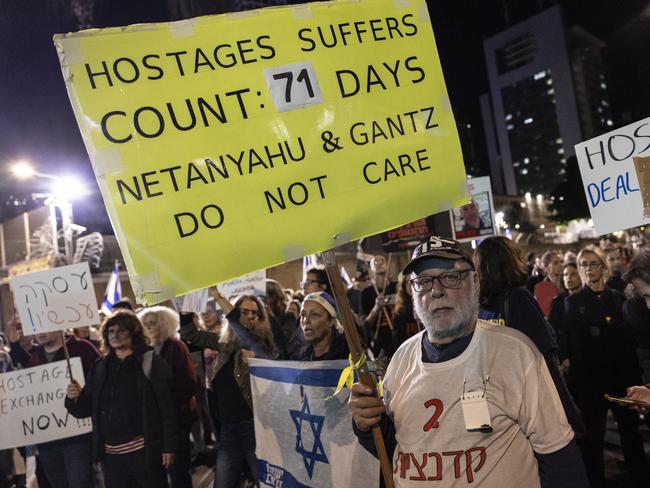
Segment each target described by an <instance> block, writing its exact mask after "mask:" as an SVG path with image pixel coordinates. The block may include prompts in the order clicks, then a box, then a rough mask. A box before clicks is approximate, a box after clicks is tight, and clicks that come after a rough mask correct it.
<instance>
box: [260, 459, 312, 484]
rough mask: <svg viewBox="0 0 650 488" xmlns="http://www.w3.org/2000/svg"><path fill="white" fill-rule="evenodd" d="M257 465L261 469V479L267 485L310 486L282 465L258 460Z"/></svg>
mask: <svg viewBox="0 0 650 488" xmlns="http://www.w3.org/2000/svg"><path fill="white" fill-rule="evenodd" d="M257 467H258V468H259V471H260V474H259V476H260V481H261V482H262V483H263V484H265V485H267V486H282V487H283V488H310V487H309V486H308V485H303V484H302V483H301V482H300V481H298V480H297V479H296V478H295V477H294V476H293V475H292V474H291V473H290V472H289V471H286V470H285V469H284V468H281V467H280V466H275V465H274V464H271V463H269V462H268V461H264V460H263V459H258V460H257Z"/></svg>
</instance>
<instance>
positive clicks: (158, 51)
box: [55, 0, 467, 303]
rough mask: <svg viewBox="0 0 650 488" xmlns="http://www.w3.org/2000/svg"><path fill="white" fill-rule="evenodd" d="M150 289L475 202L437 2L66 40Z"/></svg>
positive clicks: (203, 281)
mask: <svg viewBox="0 0 650 488" xmlns="http://www.w3.org/2000/svg"><path fill="white" fill-rule="evenodd" d="M55 44H56V47H57V49H58V52H59V58H60V61H61V66H62V71H63V75H64V78H65V82H66V85H67V88H68V93H69V95H70V99H71V102H72V105H73V108H74V111H75V114H76V117H77V122H78V124H79V127H80V129H81V133H82V136H83V138H84V142H85V144H86V147H87V149H88V153H89V155H90V159H91V161H92V164H93V168H94V170H95V174H96V176H97V179H98V183H99V187H100V189H101V191H102V194H103V197H104V201H105V203H106V206H107V209H108V212H109V214H110V216H111V221H112V222H113V225H114V227H115V232H116V235H117V236H118V239H119V242H120V245H121V247H122V253H123V255H124V258H125V262H126V265H127V268H128V270H129V275H130V278H131V281H132V284H133V287H134V290H135V291H136V295H137V298H138V300H139V301H147V302H150V303H151V302H159V301H162V300H164V299H166V298H169V297H171V296H174V295H179V294H183V293H187V292H190V291H192V290H196V289H199V288H203V287H206V286H209V285H211V284H214V283H216V282H221V281H225V280H228V279H231V278H234V277H237V276H240V275H242V274H244V273H246V272H250V271H253V270H257V269H263V268H266V267H269V266H273V265H275V264H278V263H282V262H286V261H289V260H293V259H297V258H299V257H301V256H303V255H306V254H311V253H314V252H319V251H323V250H325V249H330V248H332V247H335V246H337V245H340V244H343V243H345V242H348V241H350V240H353V239H357V238H360V237H362V236H366V235H371V234H376V233H379V232H382V231H384V230H387V229H391V228H394V227H397V226H399V225H401V224H404V223H406V222H411V221H413V220H416V219H419V218H422V217H424V216H427V215H431V214H434V213H436V212H440V211H443V210H448V209H450V208H452V207H457V206H459V205H461V204H463V203H465V202H466V201H467V186H466V181H465V171H464V166H463V162H462V155H461V150H460V144H459V140H458V135H457V131H456V124H455V122H454V117H453V114H452V112H451V107H450V103H449V97H448V95H447V89H446V87H445V83H444V79H443V75H442V70H441V67H440V62H439V60H438V55H437V50H436V45H435V41H434V37H433V32H432V29H431V22H430V19H429V15H428V11H427V6H426V3H425V1H424V0H415V1H407V2H395V1H394V0H366V1H358V0H354V1H353V0H350V1H337V2H321V3H311V4H308V5H301V6H292V7H286V8H272V9H262V10H254V11H249V12H240V13H237V14H226V15H219V16H210V17H202V18H197V19H191V20H186V21H180V22H174V23H170V24H168V23H165V24H149V25H139V26H131V27H127V28H115V29H103V30H92V31H86V32H79V33H76V34H67V35H57V36H55Z"/></svg>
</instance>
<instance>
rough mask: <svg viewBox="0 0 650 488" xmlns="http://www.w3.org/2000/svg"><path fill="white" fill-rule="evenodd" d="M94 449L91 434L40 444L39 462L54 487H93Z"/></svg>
mask: <svg viewBox="0 0 650 488" xmlns="http://www.w3.org/2000/svg"><path fill="white" fill-rule="evenodd" d="M92 451H93V445H92V437H91V435H90V434H84V435H82V436H77V437H70V438H68V439H62V440H59V441H52V442H47V443H45V444H39V445H38V452H39V462H40V463H41V465H42V466H43V471H45V476H47V479H48V481H49V482H50V485H51V486H52V488H72V487H74V488H91V487H92Z"/></svg>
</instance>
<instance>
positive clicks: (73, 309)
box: [10, 263, 99, 335]
mask: <svg viewBox="0 0 650 488" xmlns="http://www.w3.org/2000/svg"><path fill="white" fill-rule="evenodd" d="M10 286H11V291H12V292H13V293H14V302H15V304H16V308H17V309H18V313H19V315H20V321H21V323H22V327H23V333H24V334H26V335H30V334H39V333H42V332H52V331H56V330H65V329H70V328H75V327H84V326H86V325H97V324H99V313H98V310H97V298H96V297H95V289H94V288H93V278H92V276H91V274H90V268H89V267H88V263H79V264H71V265H69V266H62V267H60V268H52V269H48V270H46V271H38V272H36V273H28V274H24V275H20V276H16V277H15V278H12V280H11V282H10Z"/></svg>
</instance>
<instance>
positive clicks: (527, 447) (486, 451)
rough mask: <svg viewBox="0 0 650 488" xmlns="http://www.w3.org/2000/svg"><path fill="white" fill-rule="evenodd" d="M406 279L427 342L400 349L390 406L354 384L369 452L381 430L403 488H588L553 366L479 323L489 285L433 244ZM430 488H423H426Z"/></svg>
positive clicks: (421, 250) (456, 252)
mask: <svg viewBox="0 0 650 488" xmlns="http://www.w3.org/2000/svg"><path fill="white" fill-rule="evenodd" d="M403 273H404V274H405V275H407V276H409V279H410V284H411V286H412V287H413V300H414V306H415V312H416V314H417V316H418V318H419V319H420V320H421V321H422V324H423V325H424V327H425V331H424V332H422V333H419V334H417V335H415V336H414V337H412V338H410V339H408V340H407V341H406V342H405V343H404V344H402V346H401V347H400V348H399V349H398V350H397V352H396V353H395V355H394V356H393V359H392V361H391V363H390V364H389V366H388V369H387V371H386V376H385V378H384V401H383V402H382V400H381V399H380V398H378V397H377V396H376V394H375V393H374V392H373V391H372V389H371V388H368V387H366V386H364V385H362V384H360V383H357V384H355V385H353V387H352V394H351V397H350V401H349V407H350V411H351V413H352V416H353V420H354V425H353V426H354V429H355V433H356V434H357V436H358V438H359V440H360V442H361V443H362V444H363V445H364V447H366V449H368V450H370V451H371V452H373V450H374V443H373V441H372V436H371V432H370V428H371V427H373V426H375V425H379V426H380V427H381V430H382V434H383V436H384V439H385V440H386V445H387V448H388V450H389V451H392V452H389V457H390V456H391V455H392V459H393V463H394V475H393V478H394V482H395V486H396V487H398V488H401V487H411V486H413V487H415V486H425V485H426V482H427V481H433V480H435V481H436V483H435V484H436V486H439V487H443V488H444V487H452V486H459V485H465V484H466V483H467V484H469V483H474V482H476V484H478V485H480V486H483V487H488V488H492V487H494V488H497V487H498V488H500V487H502V486H504V483H505V484H506V485H507V486H513V487H526V488H529V487H540V486H541V487H542V488H551V487H552V488H582V487H586V486H587V479H586V476H585V472H584V467H583V465H582V462H581V460H580V452H579V450H578V448H577V446H576V443H575V440H574V433H573V431H572V430H571V427H570V426H569V423H568V422H567V419H566V416H565V414H564V410H563V408H562V404H561V402H560V399H559V397H558V394H557V391H556V389H555V387H554V385H553V380H552V379H551V376H550V374H549V372H548V368H547V367H546V363H545V361H544V357H543V356H542V355H541V354H540V352H539V350H538V349H537V348H536V347H535V345H534V344H533V343H532V342H531V341H530V340H529V339H528V338H527V337H526V336H525V335H524V334H522V333H521V332H520V331H518V330H514V329H512V328H510V327H500V326H499V325H497V324H493V323H490V322H487V321H484V320H479V319H478V306H479V304H478V298H479V280H478V276H477V272H476V270H475V268H474V264H473V261H472V259H471V257H470V256H469V255H467V254H466V253H465V252H464V251H463V250H462V249H461V248H460V246H459V244H458V243H457V242H456V241H453V240H448V239H442V238H439V237H435V236H434V237H431V239H430V240H429V241H428V242H425V243H423V244H420V245H419V246H418V247H417V248H416V249H415V251H414V252H413V257H412V259H411V261H410V262H409V263H408V264H407V266H406V267H405V269H404V271H403ZM422 481H425V483H421V482H422Z"/></svg>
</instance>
